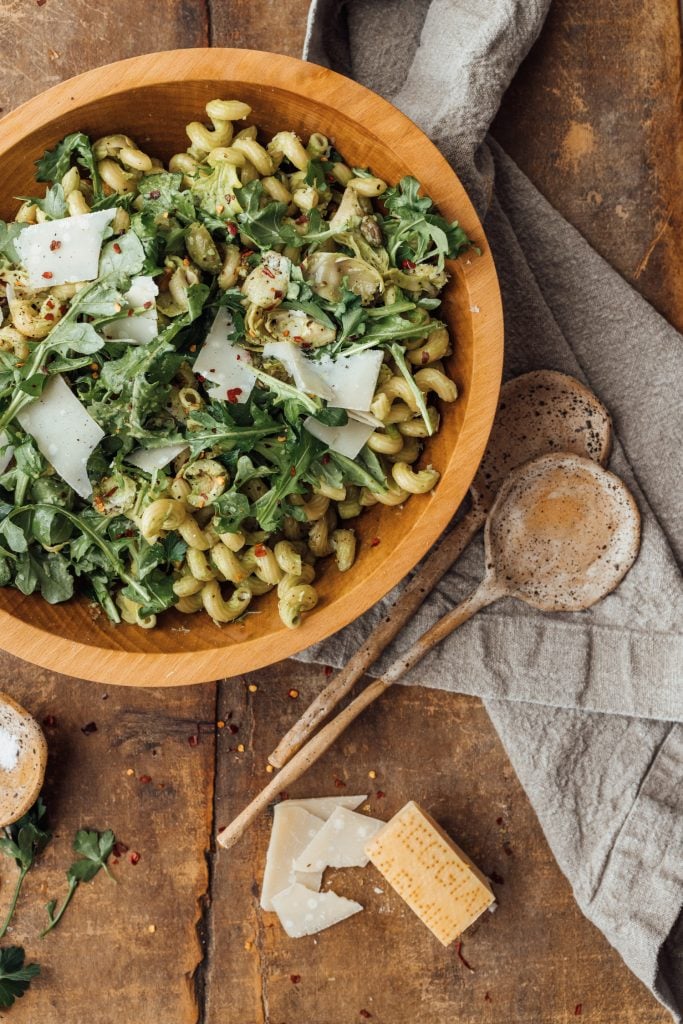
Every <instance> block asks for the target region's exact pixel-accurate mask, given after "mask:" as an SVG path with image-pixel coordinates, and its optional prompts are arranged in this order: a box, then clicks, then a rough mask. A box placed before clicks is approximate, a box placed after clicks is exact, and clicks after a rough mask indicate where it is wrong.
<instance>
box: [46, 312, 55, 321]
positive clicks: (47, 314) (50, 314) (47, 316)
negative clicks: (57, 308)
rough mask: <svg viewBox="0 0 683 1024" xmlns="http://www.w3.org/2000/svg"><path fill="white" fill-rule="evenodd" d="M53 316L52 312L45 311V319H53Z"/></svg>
mask: <svg viewBox="0 0 683 1024" xmlns="http://www.w3.org/2000/svg"><path fill="white" fill-rule="evenodd" d="M54 318H55V315H54V313H46V314H45V319H46V320H54Z"/></svg>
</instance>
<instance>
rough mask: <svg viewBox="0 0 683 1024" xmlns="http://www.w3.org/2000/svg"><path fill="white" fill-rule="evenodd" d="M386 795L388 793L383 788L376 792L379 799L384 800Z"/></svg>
mask: <svg viewBox="0 0 683 1024" xmlns="http://www.w3.org/2000/svg"><path fill="white" fill-rule="evenodd" d="M386 795H387V794H386V793H385V792H384V790H383V789H378V790H377V792H376V793H375V796H376V797H377V799H378V800H384V797H385V796H386Z"/></svg>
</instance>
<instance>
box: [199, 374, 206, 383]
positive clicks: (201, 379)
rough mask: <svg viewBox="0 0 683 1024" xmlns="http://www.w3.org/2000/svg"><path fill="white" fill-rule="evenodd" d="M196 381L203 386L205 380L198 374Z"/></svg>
mask: <svg viewBox="0 0 683 1024" xmlns="http://www.w3.org/2000/svg"><path fill="white" fill-rule="evenodd" d="M197 380H198V381H199V383H200V384H203V383H204V381H205V380H206V377H202V375H201V373H198V374H197Z"/></svg>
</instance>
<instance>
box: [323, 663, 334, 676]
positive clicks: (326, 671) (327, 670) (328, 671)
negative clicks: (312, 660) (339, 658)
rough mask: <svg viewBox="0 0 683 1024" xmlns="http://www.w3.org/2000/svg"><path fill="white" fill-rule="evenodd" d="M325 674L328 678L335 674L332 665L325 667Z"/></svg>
mask: <svg viewBox="0 0 683 1024" xmlns="http://www.w3.org/2000/svg"><path fill="white" fill-rule="evenodd" d="M323 672H324V673H325V675H326V676H331V675H332V673H333V672H334V669H333V668H332V666H331V665H325V668H324V669H323Z"/></svg>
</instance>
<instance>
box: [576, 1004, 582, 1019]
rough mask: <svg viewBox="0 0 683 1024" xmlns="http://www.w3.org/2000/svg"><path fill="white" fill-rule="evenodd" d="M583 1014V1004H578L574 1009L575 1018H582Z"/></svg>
mask: <svg viewBox="0 0 683 1024" xmlns="http://www.w3.org/2000/svg"><path fill="white" fill-rule="evenodd" d="M582 1013H583V1003H577V1004H576V1006H575V1007H574V1016H575V1017H580V1016H581V1014H582Z"/></svg>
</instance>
